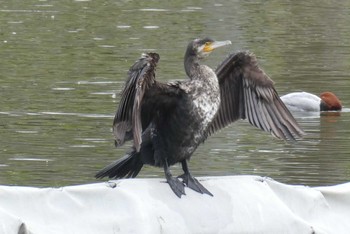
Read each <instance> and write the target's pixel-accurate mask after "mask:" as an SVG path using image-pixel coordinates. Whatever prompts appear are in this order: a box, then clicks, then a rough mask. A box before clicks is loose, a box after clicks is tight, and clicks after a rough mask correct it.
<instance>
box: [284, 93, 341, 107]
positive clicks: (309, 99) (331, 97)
mask: <svg viewBox="0 0 350 234" xmlns="http://www.w3.org/2000/svg"><path fill="white" fill-rule="evenodd" d="M281 100H282V101H283V102H284V104H285V105H286V106H287V107H288V109H289V110H290V111H306V112H319V111H341V109H342V105H341V102H340V100H339V99H338V97H337V96H336V95H335V94H334V93H332V92H323V93H321V95H320V97H318V96H316V95H314V94H311V93H307V92H293V93H288V94H286V95H283V96H282V97H281Z"/></svg>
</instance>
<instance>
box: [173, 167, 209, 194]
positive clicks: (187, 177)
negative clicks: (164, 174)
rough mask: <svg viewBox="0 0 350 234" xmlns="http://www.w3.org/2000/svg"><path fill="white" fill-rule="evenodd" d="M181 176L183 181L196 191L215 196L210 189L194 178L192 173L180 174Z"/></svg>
mask: <svg viewBox="0 0 350 234" xmlns="http://www.w3.org/2000/svg"><path fill="white" fill-rule="evenodd" d="M179 178H181V179H183V183H185V184H186V186H187V187H189V188H190V189H193V190H194V191H196V192H198V193H201V194H204V193H205V194H208V195H210V196H214V195H213V194H212V193H211V192H209V191H208V189H206V188H205V187H204V186H203V185H202V184H201V183H199V181H198V180H197V179H196V178H194V177H193V176H192V175H191V174H189V173H187V174H186V173H185V174H183V175H180V176H179Z"/></svg>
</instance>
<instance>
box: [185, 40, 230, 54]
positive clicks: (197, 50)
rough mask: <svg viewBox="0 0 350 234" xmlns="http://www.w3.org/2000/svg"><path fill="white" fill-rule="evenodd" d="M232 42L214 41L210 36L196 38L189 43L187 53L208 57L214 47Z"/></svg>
mask: <svg viewBox="0 0 350 234" xmlns="http://www.w3.org/2000/svg"><path fill="white" fill-rule="evenodd" d="M230 44H231V41H214V40H213V39H211V38H209V37H206V38H204V39H194V40H193V41H191V42H190V43H189V44H188V46H187V51H186V54H187V55H192V56H196V57H197V58H198V59H202V58H205V57H207V56H208V55H209V54H210V53H211V52H212V51H213V50H214V49H216V48H219V47H222V46H225V45H230Z"/></svg>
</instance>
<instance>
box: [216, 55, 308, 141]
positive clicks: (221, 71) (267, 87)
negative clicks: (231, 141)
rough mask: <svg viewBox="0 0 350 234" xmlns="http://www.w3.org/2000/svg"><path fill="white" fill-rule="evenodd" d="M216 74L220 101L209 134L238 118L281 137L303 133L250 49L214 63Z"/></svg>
mask: <svg viewBox="0 0 350 234" xmlns="http://www.w3.org/2000/svg"><path fill="white" fill-rule="evenodd" d="M216 74H217V77H218V80H219V84H220V91H221V104H220V108H219V111H218V113H217V115H216V116H215V118H214V120H213V121H212V123H211V125H210V127H209V134H212V133H214V132H215V131H217V130H219V129H221V128H223V127H225V126H227V125H228V124H230V123H232V122H234V121H236V120H238V119H248V121H249V123H251V124H252V125H254V126H256V127H258V128H260V129H262V130H265V131H267V132H270V133H271V134H272V135H274V136H275V137H277V138H280V139H284V140H295V139H296V138H300V137H301V136H302V135H303V134H304V132H303V130H302V129H301V128H300V127H299V125H298V123H297V122H296V120H295V119H294V117H293V116H292V114H291V113H290V112H289V110H288V109H287V107H286V106H285V105H284V103H283V102H282V101H281V99H280V98H279V96H278V94H277V92H276V90H275V88H274V86H273V81H272V80H271V79H270V78H269V77H268V76H267V75H266V74H265V72H264V71H263V70H261V69H260V68H259V66H258V64H257V60H256V57H255V56H254V55H253V54H252V53H249V52H238V53H236V54H231V55H230V56H229V57H228V58H227V59H225V60H224V61H223V62H222V63H221V64H220V65H219V66H218V68H217V69H216Z"/></svg>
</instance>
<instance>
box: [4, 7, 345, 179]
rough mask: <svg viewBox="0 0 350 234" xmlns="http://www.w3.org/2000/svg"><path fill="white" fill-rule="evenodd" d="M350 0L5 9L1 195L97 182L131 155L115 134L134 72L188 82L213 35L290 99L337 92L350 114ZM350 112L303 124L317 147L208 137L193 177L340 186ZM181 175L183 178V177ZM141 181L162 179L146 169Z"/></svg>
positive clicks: (227, 134)
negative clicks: (195, 53) (193, 54)
mask: <svg viewBox="0 0 350 234" xmlns="http://www.w3.org/2000/svg"><path fill="white" fill-rule="evenodd" d="M349 8H350V3H349V2H348V1H321V2H317V3H311V2H299V3H295V2H293V1H290V2H289V1H285V2H280V1H268V2H263V3H260V2H254V1H230V2H228V1H216V2H213V1H172V2H171V3H169V2H166V1H109V0H107V1H103V2H100V1H89V0H83V1H81V0H76V1H45V0H38V1H34V0H31V1H3V2H2V3H1V5H0V24H1V28H0V79H1V82H0V98H1V102H0V103H1V105H0V147H1V148H0V184H13V185H30V186H63V185H70V184H80V183H90V182H96V180H95V179H94V178H93V175H94V173H95V172H96V171H97V170H99V169H100V168H102V167H103V166H105V165H106V164H108V163H109V162H111V161H112V160H114V159H116V158H119V157H120V156H122V155H123V154H124V152H125V150H127V147H124V148H121V149H115V148H114V146H113V137H112V133H111V124H112V120H113V116H114V111H115V108H116V105H117V103H118V101H119V99H118V95H115V94H116V93H118V92H119V91H120V90H121V88H122V85H123V84H124V80H125V74H126V71H127V70H128V68H129V67H130V65H131V64H132V63H133V62H134V61H135V60H136V59H137V58H138V57H139V55H140V53H142V52H144V51H155V52H158V53H160V56H161V60H160V64H159V69H158V71H157V76H158V79H159V80H164V81H165V80H171V79H179V78H180V79H182V78H184V77H185V73H184V71H183V68H182V67H183V65H182V64H183V61H182V59H183V54H184V49H185V47H186V45H187V43H188V41H189V40H191V39H193V38H195V37H199V36H200V37H202V36H211V37H213V38H215V39H217V40H231V41H232V42H233V45H232V46H231V47H226V50H225V49H220V50H218V51H215V52H214V53H213V54H212V55H211V56H210V58H208V59H207V61H206V64H208V65H210V66H212V67H215V66H216V65H217V64H218V63H219V62H220V61H221V60H222V59H223V58H225V56H226V55H227V54H228V53H229V52H230V51H237V50H246V49H249V50H251V51H253V52H254V53H255V54H256V55H257V57H258V59H259V61H260V65H261V66H262V67H263V68H264V70H265V71H266V73H267V74H269V75H270V76H271V77H272V79H273V80H274V81H275V82H276V84H275V86H276V89H277V90H278V92H279V93H280V94H281V95H282V94H285V93H288V92H292V91H300V90H303V91H307V92H311V93H315V94H319V93H321V92H323V91H332V92H334V93H336V95H337V96H338V97H340V99H341V100H342V103H343V105H344V106H345V107H349V106H350V101H349V100H350V93H349V92H348V90H349V86H350V80H349V73H348V71H349V70H350V63H349V61H350V46H349V41H348V38H349V37H350V32H349V30H348V22H350V15H349V14H348V12H349ZM349 117H350V113H349V111H348V109H345V111H343V112H342V113H339V114H337V113H330V114H327V115H321V116H320V115H319V114H314V115H298V116H296V118H297V120H298V121H299V122H300V124H301V126H302V127H303V128H304V129H305V131H306V132H307V136H306V137H305V138H304V139H303V140H301V141H299V142H298V143H296V144H287V143H285V142H282V141H279V140H276V139H274V138H273V137H271V136H270V135H269V134H267V133H264V132H262V131H259V130H257V129H255V128H253V127H251V126H249V124H247V123H246V122H244V121H240V122H236V123H235V124H233V125H231V126H230V127H229V128H226V129H224V130H223V131H221V132H219V133H218V134H216V135H214V136H212V137H211V138H209V139H208V140H207V141H206V143H205V144H204V145H202V146H200V147H199V148H198V150H197V151H196V153H195V154H194V155H193V158H192V160H191V161H190V169H191V171H192V173H193V174H194V175H195V176H214V175H215V176H216V175H236V174H254V175H261V176H269V177H272V178H274V179H276V180H278V181H281V182H286V183H292V184H305V185H310V186H314V185H331V184H338V183H342V182H347V181H349V180H350V154H349V152H350V145H349V143H348V139H349V136H350V130H349ZM173 170H174V174H176V173H180V170H179V167H178V166H174V167H173ZM139 176H140V177H162V176H163V173H162V170H161V169H159V168H153V167H148V166H146V167H145V168H144V169H143V170H142V172H141V173H140V175H139Z"/></svg>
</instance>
